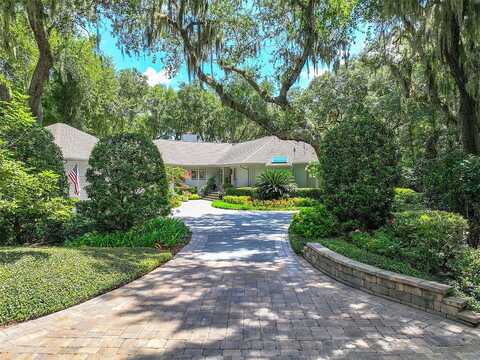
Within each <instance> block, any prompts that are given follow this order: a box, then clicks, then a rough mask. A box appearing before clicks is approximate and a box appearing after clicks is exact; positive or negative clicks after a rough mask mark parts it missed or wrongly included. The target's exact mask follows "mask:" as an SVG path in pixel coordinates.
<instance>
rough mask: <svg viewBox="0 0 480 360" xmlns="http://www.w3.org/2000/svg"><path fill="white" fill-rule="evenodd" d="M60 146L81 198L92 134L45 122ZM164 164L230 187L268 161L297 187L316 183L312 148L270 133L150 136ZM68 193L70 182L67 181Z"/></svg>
mask: <svg viewBox="0 0 480 360" xmlns="http://www.w3.org/2000/svg"><path fill="white" fill-rule="evenodd" d="M47 129H48V130H49V131H50V132H51V133H52V134H53V136H54V139H55V143H56V144H57V145H58V146H59V147H60V149H61V150H62V153H63V157H64V160H65V171H66V172H68V171H70V170H71V169H72V168H73V167H74V166H75V165H77V166H78V168H79V172H80V184H81V188H82V190H81V192H80V199H82V200H84V199H87V194H86V192H85V184H86V178H85V173H86V171H87V168H88V159H89V157H90V153H91V151H92V150H93V148H94V146H95V144H96V143H97V141H98V139H97V138H96V137H94V136H92V135H89V134H87V133H85V132H83V131H80V130H78V129H75V128H73V127H71V126H69V125H66V124H61V123H57V124H53V125H50V126H47ZM154 143H155V145H156V146H157V148H158V150H159V151H160V153H161V155H162V158H163V161H164V163H165V164H166V165H170V166H179V167H183V168H185V169H187V170H189V174H190V178H189V179H187V180H186V183H187V184H188V185H190V186H195V187H197V188H201V187H203V186H204V185H205V184H206V183H207V181H208V179H209V178H214V179H215V182H216V184H217V185H218V186H219V187H222V186H223V185H224V184H225V183H230V184H232V185H233V186H235V187H243V186H253V185H255V183H256V179H257V178H258V176H259V175H260V174H261V173H262V172H263V171H265V169H266V168H269V167H284V168H289V169H291V170H292V172H293V174H294V176H295V181H296V183H297V185H298V186H299V187H316V186H317V183H316V179H314V178H312V177H310V176H309V174H308V171H307V170H306V167H307V165H308V164H309V163H310V162H312V161H316V160H317V156H316V154H315V151H314V150H313V148H312V147H311V146H310V145H308V144H306V143H303V142H298V141H286V140H280V139H279V138H277V137H275V136H267V137H263V138H260V139H256V140H252V141H246V142H242V143H237V144H228V143H207V142H191V141H176V140H162V139H158V140H154ZM70 194H72V195H73V186H72V185H71V186H70Z"/></svg>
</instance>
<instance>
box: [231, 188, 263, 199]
mask: <svg viewBox="0 0 480 360" xmlns="http://www.w3.org/2000/svg"><path fill="white" fill-rule="evenodd" d="M256 192H257V189H256V188H254V187H239V188H228V189H225V195H228V196H250V197H251V198H254V197H256Z"/></svg>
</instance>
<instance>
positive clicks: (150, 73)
mask: <svg viewBox="0 0 480 360" xmlns="http://www.w3.org/2000/svg"><path fill="white" fill-rule="evenodd" d="M99 30H100V39H101V40H100V50H101V51H102V53H103V54H105V55H107V56H109V57H111V58H112V60H113V63H114V65H115V67H116V68H117V69H118V70H120V69H127V68H136V69H137V70H138V71H140V72H141V73H142V74H145V75H146V76H147V78H148V81H149V84H150V85H152V86H153V85H156V84H163V85H165V86H170V87H173V88H178V87H179V86H180V84H182V83H188V82H189V78H188V73H187V70H186V68H185V67H183V68H182V69H180V71H179V73H178V74H177V75H176V76H175V77H174V78H172V79H169V78H168V77H167V75H166V73H165V71H164V65H163V64H162V63H161V62H159V61H158V60H157V61H155V60H154V57H153V56H151V55H142V56H127V55H126V54H122V51H121V50H120V49H119V48H118V47H117V45H116V43H117V40H116V38H115V37H114V36H113V35H112V34H111V28H110V26H109V24H108V23H107V24H104V25H103V26H102V27H101V28H100V29H99ZM364 42H365V30H364V29H361V30H359V31H357V32H356V34H355V42H354V44H353V45H352V48H351V54H352V55H357V54H358V53H360V52H361V50H362V49H363V47H364ZM325 70H326V66H324V67H323V68H320V69H318V70H317V73H315V72H314V71H312V70H311V71H307V69H304V72H303V73H302V75H301V76H300V79H299V81H298V85H299V86H301V87H306V86H308V84H309V83H310V81H311V80H312V79H313V78H314V77H315V76H317V75H318V74H320V73H322V72H324V71H325Z"/></svg>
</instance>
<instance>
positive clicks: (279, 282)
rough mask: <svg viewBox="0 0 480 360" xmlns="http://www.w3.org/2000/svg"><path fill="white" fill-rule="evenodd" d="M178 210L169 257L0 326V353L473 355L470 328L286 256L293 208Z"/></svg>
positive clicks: (196, 205) (478, 335)
mask: <svg viewBox="0 0 480 360" xmlns="http://www.w3.org/2000/svg"><path fill="white" fill-rule="evenodd" d="M177 211H178V213H177V215H178V216H181V217H183V218H184V219H185V220H186V221H187V222H188V223H189V225H190V226H191V227H192V230H193V233H194V236H193V240H192V242H191V243H190V245H188V246H187V248H185V249H184V251H183V252H182V253H181V254H179V255H177V257H176V259H174V260H173V261H171V262H169V263H167V264H166V265H164V266H163V267H161V268H159V269H157V270H155V271H153V272H152V273H150V274H148V275H147V276H145V277H143V278H141V279H138V280H136V281H134V282H132V283H130V284H128V285H126V286H124V287H122V288H120V289H117V290H115V291H112V292H110V293H108V294H105V295H102V296H100V297H98V298H96V299H93V300H90V301H88V302H86V303H83V304H80V305H78V306H75V307H72V308H70V309H68V310H65V311H62V312H59V313H56V314H53V315H50V316H47V317H44V318H40V319H37V320H34V321H30V322H27V323H23V324H19V325H16V326H12V327H9V328H6V329H3V330H0V352H3V353H13V354H18V355H19V354H21V353H30V354H32V353H35V354H37V353H42V354H43V353H46V354H52V355H54V356H53V357H56V356H59V355H60V354H67V355H64V357H67V358H70V357H72V356H73V354H77V355H79V357H85V358H90V357H92V358H95V357H97V358H102V359H103V358H106V357H108V356H110V357H114V358H120V357H132V358H142V359H143V358H152V359H159V358H165V359H175V358H182V359H201V358H207V359H209V358H225V359H243V358H245V359H249V358H275V359H278V358H293V359H302V358H308V359H326V358H328V359H329V358H351V359H360V358H361V359H365V358H372V359H378V358H382V357H383V356H386V358H389V359H390V358H395V359H397V358H399V359H405V358H411V359H443V358H444V359H458V358H462V359H476V358H479V357H480V331H479V330H478V329H472V328H469V327H466V326H463V325H460V324H457V323H453V322H450V321H447V320H445V319H442V318H440V317H437V316H435V315H430V314H427V313H424V312H421V311H417V310H414V309H411V308H408V307H405V306H403V305H400V304H396V303H392V302H390V301H387V300H383V299H380V298H377V297H374V296H370V295H368V294H365V293H362V292H360V291H357V290H354V289H351V288H348V287H346V286H344V285H342V284H339V283H337V282H335V281H333V280H331V279H329V278H328V277H326V276H324V275H322V274H320V273H319V272H317V271H316V270H313V269H312V268H311V267H310V266H309V265H308V264H305V263H304V262H303V261H302V260H299V259H298V258H296V257H295V256H294V255H293V253H292V251H291V250H290V247H289V244H288V242H287V239H286V232H287V228H288V224H289V222H290V217H291V214H288V213H279V212H277V213H274V212H262V213H252V212H233V211H227V210H220V209H212V208H211V207H210V205H209V203H207V202H206V201H191V202H188V203H186V204H184V205H183V206H182V207H181V208H180V209H179V210H177ZM389 355H394V356H393V357H388V356H389ZM395 355H397V356H398V357H397V356H395Z"/></svg>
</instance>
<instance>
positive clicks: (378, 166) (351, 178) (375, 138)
mask: <svg viewBox="0 0 480 360" xmlns="http://www.w3.org/2000/svg"><path fill="white" fill-rule="evenodd" d="M320 154H321V156H320V167H321V169H322V174H323V178H324V181H323V182H324V187H325V200H326V203H327V205H328V206H329V208H330V209H331V210H332V211H334V213H335V214H336V215H337V216H338V218H339V220H340V221H342V222H344V221H348V220H352V219H355V220H358V221H359V222H360V223H361V224H362V225H363V227H365V228H377V227H379V226H381V225H383V224H384V223H385V222H386V220H387V217H388V215H389V213H390V208H391V204H392V202H393V196H394V193H393V188H394V185H395V184H396V183H397V180H398V176H399V168H398V166H397V163H398V154H397V150H396V146H395V143H394V134H393V132H392V131H391V130H389V129H388V128H387V127H386V126H385V125H384V124H383V123H382V122H380V121H377V120H374V119H355V120H346V121H342V122H341V123H340V124H339V125H337V126H336V127H334V128H332V129H331V130H329V131H328V132H327V133H326V134H325V137H324V139H323V141H322V145H321V151H320Z"/></svg>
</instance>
